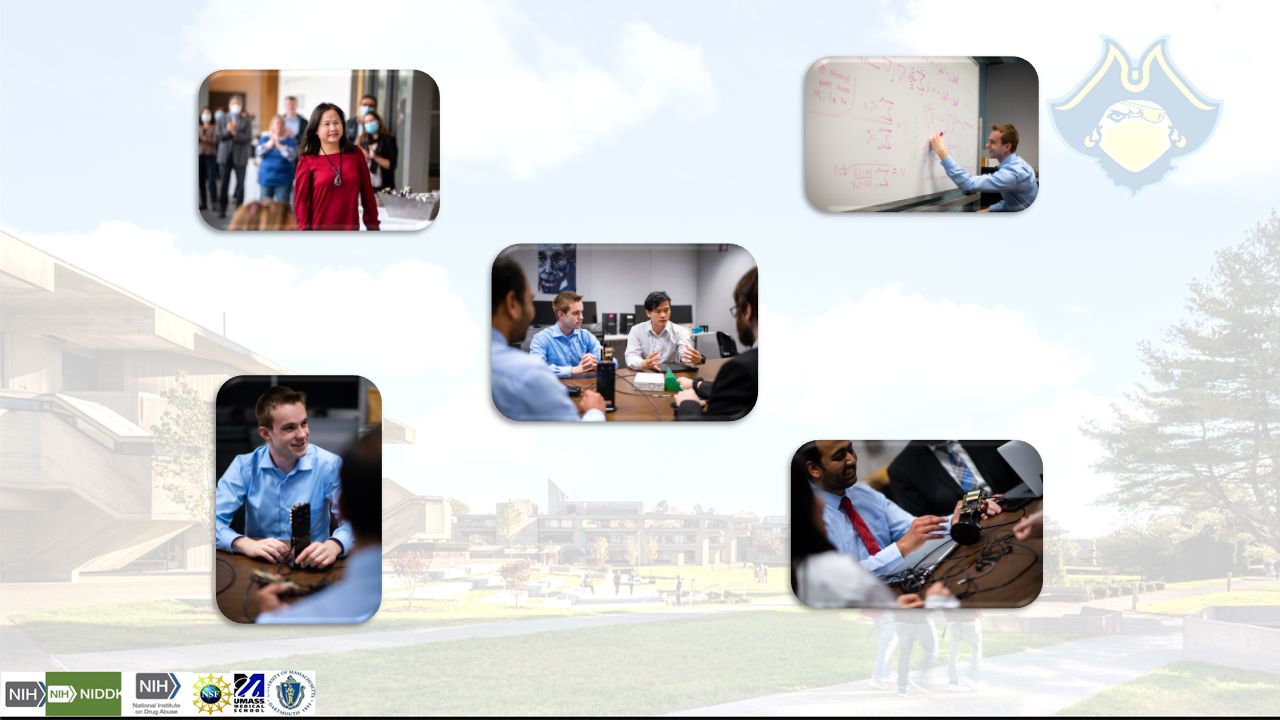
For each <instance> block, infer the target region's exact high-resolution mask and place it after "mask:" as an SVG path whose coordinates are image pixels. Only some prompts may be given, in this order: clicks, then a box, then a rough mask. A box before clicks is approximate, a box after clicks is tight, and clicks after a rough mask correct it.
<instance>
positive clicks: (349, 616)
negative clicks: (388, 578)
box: [256, 545, 382, 625]
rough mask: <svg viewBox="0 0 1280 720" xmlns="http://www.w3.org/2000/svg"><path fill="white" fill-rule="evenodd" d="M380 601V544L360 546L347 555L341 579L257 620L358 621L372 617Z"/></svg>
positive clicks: (272, 622) (269, 622) (278, 622)
mask: <svg viewBox="0 0 1280 720" xmlns="http://www.w3.org/2000/svg"><path fill="white" fill-rule="evenodd" d="M381 604H382V546H381V545H369V546H359V547H357V548H356V549H355V551H353V552H352V553H351V555H350V556H349V557H348V558H347V563H346V567H344V568H343V573H342V579H341V580H339V581H337V582H335V583H334V584H333V585H332V586H330V587H327V588H325V589H324V590H321V591H320V592H317V593H316V594H314V595H308V596H306V597H304V598H302V599H301V600H298V601H297V602H295V603H292V604H289V605H286V606H284V607H281V608H278V609H276V610H274V611H272V612H265V613H262V614H261V615H259V616H258V619H257V620H256V622H258V623H261V624H263V625H284V624H286V623H317V624H320V623H334V624H337V623H348V624H350V623H358V622H364V621H365V620H368V619H369V618H371V617H373V614H374V613H375V612H377V611H378V606H379V605H381Z"/></svg>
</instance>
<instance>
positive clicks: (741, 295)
mask: <svg viewBox="0 0 1280 720" xmlns="http://www.w3.org/2000/svg"><path fill="white" fill-rule="evenodd" d="M758 278H759V273H758V269H757V268H751V269H750V270H748V271H747V274H745V275H743V276H742V279H741V280H739V281H738V285H737V287H735V288H734V289H733V315H734V318H735V320H736V321H737V326H738V339H739V340H741V341H742V344H743V345H745V346H747V347H750V348H751V349H750V350H748V351H746V352H744V353H743V354H741V355H739V356H737V357H735V358H733V359H731V360H730V361H729V362H727V363H725V364H724V366H723V367H721V368H720V372H718V373H716V379H715V381H714V382H713V381H711V380H703V379H702V378H694V379H693V380H689V379H688V378H680V387H681V388H683V389H682V390H681V391H680V392H679V393H678V394H677V395H676V398H675V402H676V419H677V420H737V419H738V418H741V417H744V416H745V415H746V414H747V413H749V412H751V409H752V408H754V407H755V406H756V395H757V394H758V393H759V389H760V361H759V354H758V350H757V348H755V347H752V346H754V345H755V344H756V340H757V339H758V337H759V332H760V321H759V317H758V312H759V311H758V308H759V307H760V306H759V304H758V300H757V297H756V296H757V291H756V283H757V280H758ZM704 402H705V405H706V408H705V409H704V408H703V404H704Z"/></svg>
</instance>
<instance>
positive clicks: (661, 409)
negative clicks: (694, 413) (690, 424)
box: [561, 358, 729, 422]
mask: <svg viewBox="0 0 1280 720" xmlns="http://www.w3.org/2000/svg"><path fill="white" fill-rule="evenodd" d="M728 360H729V359H728V358H714V359H708V360H707V362H706V363H704V364H702V365H699V366H698V370H697V372H679V373H675V376H676V377H678V378H680V377H686V378H690V379H692V378H693V377H695V376H700V377H702V378H703V379H704V380H715V379H716V373H718V372H720V367H721V366H723V365H724V364H725V363H726V362H728ZM619 362H620V363H621V362H622V360H621V359H619ZM635 375H636V371H635V370H632V369H630V368H619V369H618V380H617V382H616V383H615V387H616V388H617V391H616V392H615V393H614V405H617V407H618V409H617V410H615V411H614V412H611V413H605V419H606V420H608V421H610V422H613V421H615V420H624V421H627V420H649V421H653V420H675V419H676V416H675V405H674V404H673V401H674V396H675V393H673V392H671V391H669V390H662V391H641V390H636V389H635V388H634V387H632V386H631V383H629V382H627V380H632V379H633V378H634V377H635ZM624 378H625V379H624ZM561 382H563V383H564V384H565V385H576V386H578V387H580V388H583V389H586V390H594V389H595V388H596V378H595V377H586V378H562V379H561ZM632 382H634V380H632ZM573 401H574V404H576V405H578V409H579V410H581V409H582V403H581V399H580V398H573Z"/></svg>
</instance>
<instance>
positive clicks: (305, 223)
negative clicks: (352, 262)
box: [293, 103, 378, 230]
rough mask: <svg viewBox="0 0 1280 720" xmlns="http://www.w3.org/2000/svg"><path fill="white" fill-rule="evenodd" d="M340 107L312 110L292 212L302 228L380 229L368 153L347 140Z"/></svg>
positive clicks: (327, 106)
mask: <svg viewBox="0 0 1280 720" xmlns="http://www.w3.org/2000/svg"><path fill="white" fill-rule="evenodd" d="M346 123H347V119H346V116H345V115H343V113H342V108H340V107H338V106H337V105H333V104H330V103H320V104H319V105H317V106H316V109H315V110H314V111H313V112H312V113H311V121H310V122H308V123H307V131H306V134H305V135H304V136H303V138H302V142H301V143H300V145H301V147H300V148H299V152H300V155H299V157H298V170H297V173H296V175H295V176H294V179H293V211H294V216H295V217H296V218H297V221H298V229H299V230H359V229H360V208H359V206H358V205H363V206H364V227H365V229H366V230H377V229H378V201H377V200H376V199H375V198H374V196H373V181H372V179H371V178H370V177H369V165H368V163H366V162H365V161H364V155H363V154H361V153H359V152H357V151H356V147H355V145H353V144H352V143H351V141H350V140H348V139H347V134H346Z"/></svg>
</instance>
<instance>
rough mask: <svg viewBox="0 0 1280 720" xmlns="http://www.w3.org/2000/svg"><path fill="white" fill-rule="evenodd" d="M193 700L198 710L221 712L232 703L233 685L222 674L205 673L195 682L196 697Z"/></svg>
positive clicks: (210, 712)
mask: <svg viewBox="0 0 1280 720" xmlns="http://www.w3.org/2000/svg"><path fill="white" fill-rule="evenodd" d="M192 702H193V703H194V704H195V706H196V711H197V712H202V713H209V714H210V715H212V714H214V713H221V712H222V711H223V710H224V709H226V707H227V705H229V704H230V703H231V687H230V686H228V685H227V681H226V680H223V679H222V676H221V675H213V674H209V675H205V676H204V677H201V678H198V679H197V680H196V682H195V697H194V698H193V700H192Z"/></svg>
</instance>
